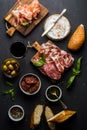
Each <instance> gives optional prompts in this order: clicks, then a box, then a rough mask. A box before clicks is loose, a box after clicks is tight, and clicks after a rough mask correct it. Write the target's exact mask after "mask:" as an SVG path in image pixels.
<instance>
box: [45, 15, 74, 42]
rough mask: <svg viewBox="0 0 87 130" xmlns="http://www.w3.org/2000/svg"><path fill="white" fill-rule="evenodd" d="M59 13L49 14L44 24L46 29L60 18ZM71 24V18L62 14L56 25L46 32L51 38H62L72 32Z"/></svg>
mask: <svg viewBox="0 0 87 130" xmlns="http://www.w3.org/2000/svg"><path fill="white" fill-rule="evenodd" d="M58 16H59V14H53V15H51V16H49V17H48V18H47V19H46V21H45V24H44V30H47V29H48V28H49V27H50V26H51V25H52V24H53V23H54V22H55V20H56V19H57V18H58ZM70 29H71V25H70V22H69V20H68V19H67V18H66V17H65V16H62V17H61V18H60V19H59V20H58V21H57V23H56V24H55V25H54V27H53V28H52V29H51V30H50V31H49V32H48V33H47V34H46V35H47V37H48V38H49V39H52V40H62V39H64V38H65V37H66V36H67V35H68V34H69V33H70Z"/></svg>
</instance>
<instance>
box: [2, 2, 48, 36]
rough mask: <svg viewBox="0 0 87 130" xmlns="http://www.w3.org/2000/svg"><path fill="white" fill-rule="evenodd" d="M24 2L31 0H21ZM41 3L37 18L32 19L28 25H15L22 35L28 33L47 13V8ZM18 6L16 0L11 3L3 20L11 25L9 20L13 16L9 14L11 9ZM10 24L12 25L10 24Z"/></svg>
mask: <svg viewBox="0 0 87 130" xmlns="http://www.w3.org/2000/svg"><path fill="white" fill-rule="evenodd" d="M21 1H22V2H23V3H24V4H30V3H31V2H32V0H21ZM40 5H41V11H40V14H39V15H38V18H37V19H36V20H33V22H32V23H31V24H29V26H26V27H24V26H22V25H17V26H16V27H15V29H16V30H17V31H19V32H20V33H21V34H22V35H24V36H26V35H27V34H29V33H30V32H31V31H32V30H33V29H34V28H35V27H36V26H37V25H38V24H39V23H40V21H41V20H42V19H43V18H44V17H45V16H46V15H47V14H48V9H47V8H46V7H44V6H43V5H42V4H40ZM17 7H18V1H17V2H16V3H15V4H14V5H13V7H12V8H11V9H10V10H9V11H8V13H7V14H6V16H5V18H4V19H5V21H7V22H8V23H9V24H10V25H11V20H12V19H13V16H12V14H11V11H12V10H15V9H16V8H17ZM11 26H12V25H11Z"/></svg>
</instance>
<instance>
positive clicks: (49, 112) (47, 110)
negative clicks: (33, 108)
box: [45, 106, 56, 130]
mask: <svg viewBox="0 0 87 130" xmlns="http://www.w3.org/2000/svg"><path fill="white" fill-rule="evenodd" d="M53 116H54V114H53V112H52V110H51V108H50V107H48V106H46V107H45V117H46V121H47V120H48V119H50V118H51V117H53ZM47 124H48V127H49V128H50V129H51V130H56V126H55V123H53V122H47Z"/></svg>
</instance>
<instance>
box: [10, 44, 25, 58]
mask: <svg viewBox="0 0 87 130" xmlns="http://www.w3.org/2000/svg"><path fill="white" fill-rule="evenodd" d="M10 52H11V54H12V55H13V56H14V57H18V58H21V57H23V56H24V55H25V53H26V46H25V45H24V44H23V43H21V42H15V43H13V44H12V45H11V47H10Z"/></svg>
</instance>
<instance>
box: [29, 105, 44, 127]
mask: <svg viewBox="0 0 87 130" xmlns="http://www.w3.org/2000/svg"><path fill="white" fill-rule="evenodd" d="M43 108H44V106H43V105H40V104H39V105H37V106H36V107H35V109H34V111H33V113H32V115H31V120H30V128H31V129H35V127H37V126H38V125H39V124H40V121H41V116H42V113H43Z"/></svg>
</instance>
